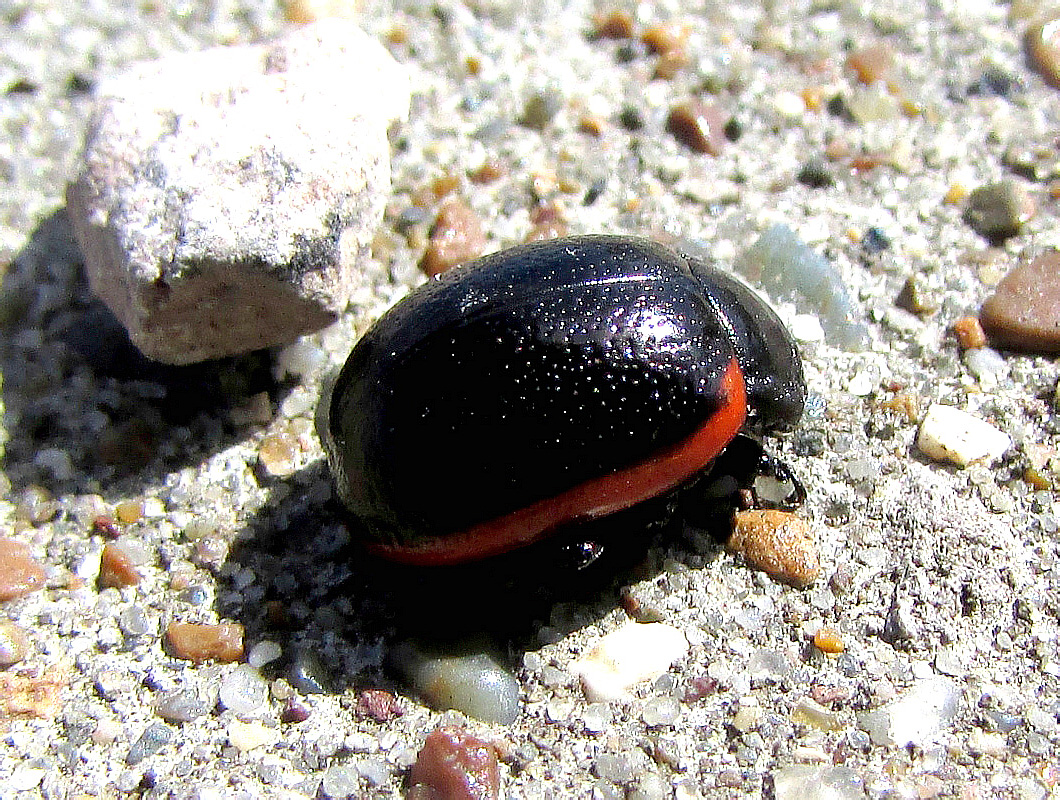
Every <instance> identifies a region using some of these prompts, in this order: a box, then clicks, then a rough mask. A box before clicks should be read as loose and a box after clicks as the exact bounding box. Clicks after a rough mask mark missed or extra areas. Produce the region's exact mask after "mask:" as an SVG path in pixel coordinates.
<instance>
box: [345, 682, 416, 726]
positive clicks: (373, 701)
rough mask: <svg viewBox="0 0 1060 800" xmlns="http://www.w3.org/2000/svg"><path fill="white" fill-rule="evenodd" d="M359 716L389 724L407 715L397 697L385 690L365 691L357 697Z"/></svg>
mask: <svg viewBox="0 0 1060 800" xmlns="http://www.w3.org/2000/svg"><path fill="white" fill-rule="evenodd" d="M356 712H357V716H359V717H368V718H370V719H374V720H375V721H376V722H387V721H388V720H392V719H393V718H394V717H400V716H401V715H402V714H404V713H405V711H404V709H403V708H402V707H401V704H400V703H399V702H398V699H397V697H395V696H394V694H393V693H392V692H387V691H385V690H383V689H365V690H364V691H363V692H361V693H360V694H359V695H357V708H356Z"/></svg>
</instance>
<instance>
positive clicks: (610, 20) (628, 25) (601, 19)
mask: <svg viewBox="0 0 1060 800" xmlns="http://www.w3.org/2000/svg"><path fill="white" fill-rule="evenodd" d="M593 26H594V27H593V33H594V34H595V35H596V37H597V38H600V39H630V38H632V36H633V15H632V14H631V13H630V12H628V11H626V10H625V9H616V10H613V11H608V12H607V13H603V14H599V15H597V16H596V17H595V18H594V19H593Z"/></svg>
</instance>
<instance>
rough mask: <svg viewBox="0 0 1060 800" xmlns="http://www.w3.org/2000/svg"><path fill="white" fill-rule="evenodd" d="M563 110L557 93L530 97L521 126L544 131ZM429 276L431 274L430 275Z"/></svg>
mask: <svg viewBox="0 0 1060 800" xmlns="http://www.w3.org/2000/svg"><path fill="white" fill-rule="evenodd" d="M561 108H563V98H562V97H561V96H560V95H559V94H558V93H557V92H555V91H549V90H543V91H540V92H535V93H534V94H532V95H530V97H529V98H528V99H527V101H526V105H524V106H523V113H522V116H520V117H519V124H521V125H523V126H524V127H527V128H530V129H531V130H535V131H543V130H544V129H545V128H547V127H548V126H549V125H550V124H551V122H552V119H553V118H554V117H555V116H556V114H558V113H559V110H560V109H561ZM428 274H429V273H428Z"/></svg>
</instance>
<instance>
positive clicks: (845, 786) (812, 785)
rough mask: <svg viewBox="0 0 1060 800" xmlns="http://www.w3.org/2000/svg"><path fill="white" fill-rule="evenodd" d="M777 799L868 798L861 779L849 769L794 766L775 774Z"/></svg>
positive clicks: (804, 765) (847, 799)
mask: <svg viewBox="0 0 1060 800" xmlns="http://www.w3.org/2000/svg"><path fill="white" fill-rule="evenodd" d="M773 791H774V797H776V800H855V798H858V799H860V798H864V797H865V788H864V785H863V783H862V780H861V778H860V777H859V776H858V775H857V773H856V772H854V771H853V770H852V769H849V768H848V767H827V766H817V765H815V764H793V765H791V766H788V767H783V768H782V769H779V770H777V771H776V772H774V773H773Z"/></svg>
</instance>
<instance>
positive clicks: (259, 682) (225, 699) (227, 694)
mask: <svg viewBox="0 0 1060 800" xmlns="http://www.w3.org/2000/svg"><path fill="white" fill-rule="evenodd" d="M218 699H219V700H220V701H221V705H223V706H224V707H225V708H227V709H229V710H230V711H232V712H234V713H235V714H237V715H238V716H245V715H251V714H254V713H256V712H258V711H259V710H261V709H262V708H263V707H264V706H265V704H266V703H267V702H268V700H269V684H268V683H267V682H266V681H265V679H264V678H262V677H261V675H259V674H258V671H257V670H256V669H254V667H252V666H251V665H250V664H239V665H237V666H236V667H235V668H234V669H233V670H232V671H231V672H229V673H228V674H227V675H225V677H224V678H223V679H222V680H221V688H220V691H219V694H218Z"/></svg>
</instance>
